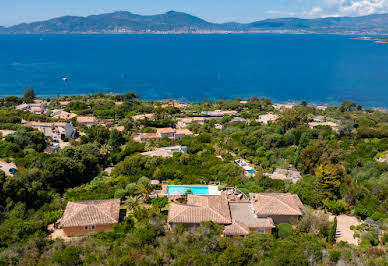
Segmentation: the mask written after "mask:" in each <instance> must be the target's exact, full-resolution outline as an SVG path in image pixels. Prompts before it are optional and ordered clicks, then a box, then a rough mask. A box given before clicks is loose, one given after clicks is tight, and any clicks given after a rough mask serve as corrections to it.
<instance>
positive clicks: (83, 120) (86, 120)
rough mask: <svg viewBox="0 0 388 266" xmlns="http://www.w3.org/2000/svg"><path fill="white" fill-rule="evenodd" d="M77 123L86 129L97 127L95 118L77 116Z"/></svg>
mask: <svg viewBox="0 0 388 266" xmlns="http://www.w3.org/2000/svg"><path fill="white" fill-rule="evenodd" d="M77 122H78V123H79V124H81V125H83V126H86V127H92V126H96V125H97V118H95V117H94V116H79V117H77Z"/></svg>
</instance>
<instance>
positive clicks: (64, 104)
mask: <svg viewBox="0 0 388 266" xmlns="http://www.w3.org/2000/svg"><path fill="white" fill-rule="evenodd" d="M69 103H70V101H62V102H59V105H60V106H67V105H68V104H69Z"/></svg>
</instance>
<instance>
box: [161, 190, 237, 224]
mask: <svg viewBox="0 0 388 266" xmlns="http://www.w3.org/2000/svg"><path fill="white" fill-rule="evenodd" d="M206 221H212V222H213V223H215V224H222V225H229V224H232V219H231V216H230V211H229V203H228V199H227V197H226V195H225V194H221V196H200V195H192V194H189V195H187V204H170V207H169V210H168V217H167V224H168V226H169V228H174V227H175V226H176V225H177V224H183V225H184V226H185V227H190V228H193V227H194V228H195V227H199V226H200V224H201V223H202V222H206Z"/></svg>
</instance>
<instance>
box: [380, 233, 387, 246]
mask: <svg viewBox="0 0 388 266" xmlns="http://www.w3.org/2000/svg"><path fill="white" fill-rule="evenodd" d="M381 241H382V242H383V244H384V245H385V244H388V233H384V235H383V237H382V238H381Z"/></svg>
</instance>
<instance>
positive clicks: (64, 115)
mask: <svg viewBox="0 0 388 266" xmlns="http://www.w3.org/2000/svg"><path fill="white" fill-rule="evenodd" d="M51 116H52V117H54V118H58V119H63V120H70V119H73V118H75V117H77V114H74V113H69V112H66V111H63V110H60V109H54V110H52V111H51Z"/></svg>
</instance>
